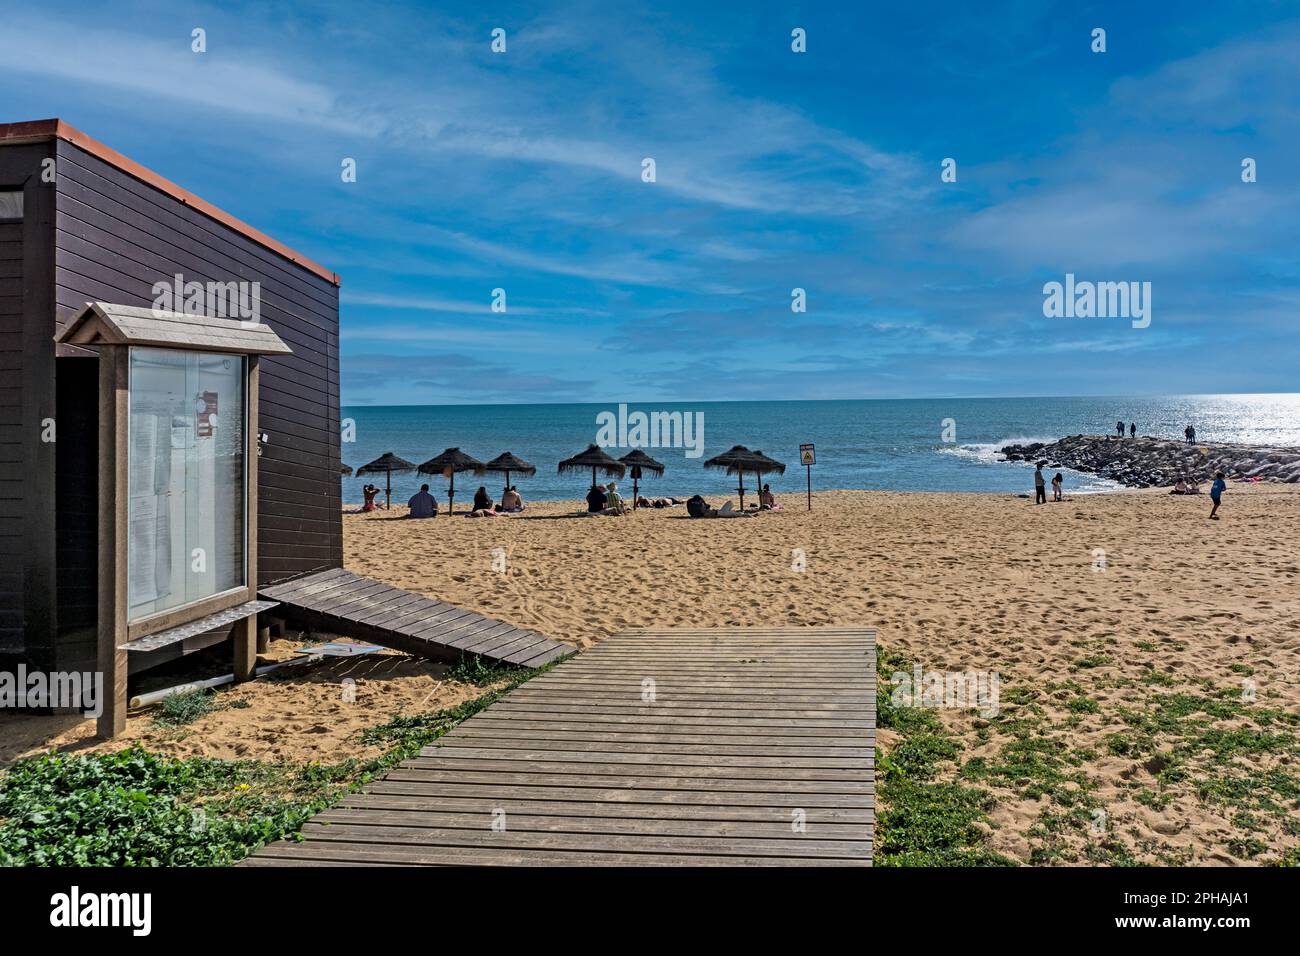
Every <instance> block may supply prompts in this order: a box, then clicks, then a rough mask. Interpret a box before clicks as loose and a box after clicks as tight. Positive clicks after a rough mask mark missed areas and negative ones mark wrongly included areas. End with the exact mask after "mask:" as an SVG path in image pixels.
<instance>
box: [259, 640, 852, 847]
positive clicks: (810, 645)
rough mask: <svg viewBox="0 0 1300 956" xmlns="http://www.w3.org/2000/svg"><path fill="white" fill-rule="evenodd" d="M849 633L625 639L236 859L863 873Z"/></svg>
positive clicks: (518, 693)
mask: <svg viewBox="0 0 1300 956" xmlns="http://www.w3.org/2000/svg"><path fill="white" fill-rule="evenodd" d="M875 726H876V651H875V635H874V632H873V631H871V630H870V629H866V628H847V627H794V628H763V629H759V628H733V629H719V630H680V629H672V630H663V629H638V630H632V631H625V632H623V633H621V634H619V635H617V636H615V637H612V638H609V639H608V640H606V641H603V642H602V643H600V644H598V645H597V646H596V647H595V648H593V649H591V650H588V651H584V652H582V653H581V654H579V655H578V656H577V657H575V658H573V659H572V660H569V661H565V662H563V663H562V664H560V665H559V666H558V667H557V668H555V669H554V670H553V671H551V672H549V673H547V674H543V675H540V676H538V677H535V678H533V679H532V680H530V681H528V682H527V683H526V684H523V685H522V686H520V687H518V688H516V689H515V690H514V691H512V692H511V693H510V694H508V695H507V696H506V697H504V698H503V699H502V700H500V701H498V702H496V703H495V704H493V705H491V706H490V707H488V708H486V709H485V710H483V711H481V712H479V713H478V714H476V715H475V716H473V717H471V718H469V719H468V720H466V721H465V722H464V723H462V724H460V725H459V726H458V727H456V728H455V729H454V730H453V731H451V732H450V733H449V734H447V735H446V736H445V737H442V738H441V739H439V740H438V741H437V742H436V743H435V745H433V746H430V747H426V748H425V749H424V750H423V751H422V752H421V754H420V756H419V757H418V758H416V759H414V760H409V761H407V762H405V763H403V764H402V765H400V766H399V767H398V768H396V769H394V770H392V771H390V772H389V773H388V775H387V776H385V777H384V778H382V779H381V780H378V781H375V782H373V783H371V784H369V785H368V786H367V787H366V788H365V789H364V790H363V791H362V792H360V793H357V794H354V795H352V796H349V797H347V798H345V799H344V800H343V801H342V802H341V803H340V804H339V806H338V807H336V808H334V809H331V810H327V811H325V812H323V813H321V814H319V815H318V816H316V817H315V818H314V819H313V820H312V821H310V822H309V823H308V824H307V825H306V826H304V827H303V830H302V835H303V837H304V842H301V843H296V842H290V841H281V842H278V843H274V844H271V845H269V846H267V847H264V848H263V849H262V850H261V851H259V853H257V854H256V855H254V856H252V857H250V858H249V859H248V860H247V861H245V862H246V863H247V864H248V865H253V866H337V865H344V864H356V865H382V864H389V865H449V864H450V865H456V864H459V865H489V864H495V865H512V866H528V865H533V866H536V865H542V866H547V865H552V866H563V865H587V866H600V865H615V866H619V865H622V866H629V865H630V866H651V865H731V866H736V865H742V866H758V865H782V866H792V865H793V866H816V865H859V866H869V865H870V863H871V846H872V828H873V825H874V811H875V779H874V766H875V763H874V761H875Z"/></svg>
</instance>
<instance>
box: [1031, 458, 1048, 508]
mask: <svg viewBox="0 0 1300 956" xmlns="http://www.w3.org/2000/svg"><path fill="white" fill-rule="evenodd" d="M1034 504H1036V505H1045V504H1047V483H1046V482H1045V481H1044V480H1043V463H1042V462H1041V461H1040V462H1039V463H1038V465H1037V466H1036V467H1035V468H1034Z"/></svg>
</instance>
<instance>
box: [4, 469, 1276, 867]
mask: <svg viewBox="0 0 1300 956" xmlns="http://www.w3.org/2000/svg"><path fill="white" fill-rule="evenodd" d="M444 500H445V499H444ZM714 504H721V500H717V501H714ZM783 504H784V509H783V510H780V511H777V512H770V513H764V514H761V515H758V516H756V517H752V518H737V519H730V520H691V519H688V518H687V517H686V514H685V509H684V507H680V506H679V507H676V508H670V509H664V510H642V511H639V512H637V513H635V514H630V515H627V516H624V517H595V518H589V517H585V516H580V515H578V514H577V508H578V505H577V503H576V502H572V503H570V502H552V503H543V504H535V505H532V506H530V507H529V509H528V511H527V512H525V513H524V514H522V515H516V516H511V517H500V518H484V519H469V518H466V517H463V516H462V515H456V516H454V517H448V516H446V515H445V514H443V515H440V516H439V517H438V518H436V519H434V520H431V521H412V520H409V519H406V518H405V517H404V513H403V510H395V511H394V512H393V513H391V514H388V513H384V512H378V513H372V514H364V515H363V514H351V513H350V514H347V515H345V516H344V536H345V548H346V563H347V566H348V567H349V568H350V569H351V570H353V571H356V572H358V573H361V574H365V575H370V576H373V577H375V578H378V579H382V580H384V581H387V582H389V583H392V584H394V585H397V586H400V587H403V588H408V589H410V590H413V591H418V592H421V593H424V594H428V595H430V596H435V597H437V598H440V599H442V600H445V601H448V602H451V603H454V604H459V605H462V606H464V607H466V608H471V609H473V610H476V611H479V612H482V613H484V614H488V615H492V616H494V617H497V618H500V619H501V620H504V621H508V622H510V623H513V624H516V625H518V626H522V627H528V628H533V629H535V630H537V631H539V632H541V633H543V634H545V635H547V636H549V637H553V638H557V639H561V640H565V641H570V642H572V643H574V644H575V645H578V646H585V645H589V644H591V643H593V642H598V641H600V640H602V639H603V638H605V637H608V636H609V635H611V634H614V633H616V632H618V631H619V630H621V629H622V628H625V627H631V626H653V625H669V626H671V625H689V626H698V627H721V626H727V625H801V624H803V625H809V624H853V625H867V626H873V627H875V628H877V629H878V638H877V640H878V646H879V650H880V654H881V660H882V662H883V664H884V668H883V669H884V671H885V676H886V677H887V678H888V676H889V674H890V673H891V672H892V671H894V670H896V669H900V668H901V669H904V670H907V669H910V668H912V667H915V666H920V667H922V668H923V669H924V670H925V671H927V672H928V671H940V672H953V671H979V672H996V673H997V674H998V676H999V681H1000V699H999V700H998V706H997V713H996V715H989V714H982V713H980V712H977V711H975V710H971V709H960V708H949V709H938V710H935V711H934V713H936V714H937V716H938V717H939V719H940V720H941V721H942V725H943V727H944V729H945V731H946V732H947V733H948V734H949V735H950V737H951V739H952V740H953V741H955V742H956V744H957V745H958V750H959V753H958V756H957V757H956V759H954V760H951V761H945V762H944V763H943V764H942V766H943V770H942V772H941V775H940V777H939V778H938V782H939V783H954V784H960V785H961V786H969V787H976V788H979V789H980V790H981V791H982V792H984V793H985V794H987V795H988V796H987V800H986V803H987V807H988V810H987V818H986V819H985V820H983V821H981V822H980V823H979V824H978V827H979V829H980V831H981V839H982V840H983V842H984V846H985V847H986V848H987V849H988V850H990V851H992V852H993V853H996V854H1000V855H1001V856H1003V857H1005V858H1006V859H1008V860H1011V861H1014V862H1018V863H1026V864H1086V863H1135V862H1136V863H1150V864H1159V863H1186V864H1212V865H1214V864H1224V865H1240V864H1250V863H1267V862H1273V861H1275V860H1277V859H1278V858H1279V857H1280V856H1281V855H1282V854H1284V853H1287V852H1288V851H1289V852H1292V853H1293V852H1294V847H1295V846H1296V845H1297V842H1300V837H1298V835H1297V832H1296V831H1297V826H1296V822H1295V821H1296V820H1297V819H1300V814H1298V813H1297V811H1298V810H1300V802H1298V801H1300V783H1298V782H1297V778H1296V775H1295V767H1296V763H1297V760H1298V759H1300V748H1297V744H1296V732H1295V730H1296V727H1297V726H1300V626H1298V625H1297V623H1296V622H1297V621H1300V581H1298V578H1300V559H1298V558H1297V556H1296V554H1295V549H1294V540H1295V529H1296V528H1297V527H1300V492H1298V491H1297V490H1296V489H1295V488H1293V487H1285V486H1278V485H1272V486H1258V485H1257V486H1244V485H1236V484H1234V485H1233V486H1232V487H1231V488H1230V490H1229V493H1228V494H1227V496H1226V497H1225V504H1224V509H1223V512H1222V514H1223V518H1222V520H1220V521H1210V520H1208V519H1207V517H1206V515H1207V513H1208V510H1209V501H1208V500H1207V499H1206V497H1205V496H1200V497H1196V498H1182V497H1174V496H1170V495H1168V494H1165V493H1161V492H1156V491H1139V492H1124V493H1116V494H1104V495H1100V494H1099V495H1081V496H1078V497H1074V498H1067V500H1065V501H1064V502H1061V503H1049V504H1046V505H1041V506H1035V505H1033V504H1031V503H1030V501H1028V500H1026V499H1024V498H1019V497H1016V496H1013V495H994V494H914V493H906V494H905V493H887V492H822V493H818V494H817V495H816V496H815V499H814V510H813V511H811V512H808V511H806V510H804V501H803V498H802V497H799V496H786V497H785V498H784V501H783ZM295 636H305V635H294V634H292V633H291V634H290V637H291V638H293V637H295ZM329 636H330V635H324V634H317V635H311V637H313V638H315V639H326V638H328V637H329ZM300 646H302V641H301V640H292V639H291V640H283V641H276V642H274V643H273V644H272V647H271V653H270V654H269V655H266V656H265V658H264V659H281V658H284V657H286V656H289V655H290V654H292V651H293V649H294V648H296V647H300ZM345 677H351V678H353V680H354V681H355V682H356V691H357V701H356V703H350V702H347V701H345V700H343V699H342V698H341V696H340V690H339V688H340V684H341V682H342V681H343V679H344V678H345ZM882 686H884V685H882ZM487 689H488V688H484V687H479V686H475V685H473V684H466V683H458V682H457V681H455V680H449V679H448V677H447V674H446V668H444V667H442V666H441V665H436V664H433V663H430V662H426V661H419V660H415V659H412V658H409V657H406V656H404V655H399V654H396V653H394V652H385V653H384V654H382V655H378V656H375V657H372V658H366V659H358V660H350V661H340V662H326V663H324V664H322V665H318V666H312V667H309V668H304V669H302V670H301V671H299V672H297V673H296V674H293V675H290V676H288V677H285V678H283V679H262V680H258V681H255V682H253V683H250V684H247V685H242V686H240V687H237V688H227V689H226V690H224V691H222V692H221V693H220V694H219V695H218V699H219V700H221V702H222V706H221V707H220V708H218V709H217V710H216V711H214V712H213V713H211V714H207V715H205V716H203V717H201V718H199V719H198V720H196V721H195V722H193V723H192V724H189V725H186V726H184V727H181V728H176V727H159V726H156V725H155V724H154V722H153V715H152V713H151V712H149V711H143V712H139V713H135V714H133V716H132V717H131V719H130V721H129V723H128V728H127V733H125V734H124V735H122V736H121V737H119V738H118V739H116V740H114V741H112V742H109V743H103V742H96V741H94V740H93V738H92V735H93V730H94V728H93V723H92V722H90V721H84V720H79V719H77V718H75V717H45V718H32V717H10V718H7V719H6V721H5V725H4V733H3V744H2V745H0V765H7V764H8V763H9V762H11V761H12V760H13V759H15V758H17V757H19V756H24V755H31V754H35V753H39V752H41V751H43V750H47V749H50V748H57V749H60V750H67V751H72V752H86V751H92V750H103V749H114V750H115V749H119V748H120V747H123V746H126V745H128V744H131V743H135V742H140V743H143V744H144V745H145V746H147V747H149V748H150V749H153V750H156V751H159V752H162V753H166V754H170V755H174V756H190V755H203V756H211V757H222V758H250V759H258V760H265V761H282V762H289V763H295V764H305V763H311V762H323V763H329V762H335V761H339V760H343V759H345V758H348V757H356V758H361V759H365V758H368V757H373V756H375V755H376V754H377V753H378V752H379V751H380V749H382V748H380V747H378V746H373V745H368V744H365V743H363V742H362V741H361V739H360V733H361V731H362V730H364V729H365V728H367V727H372V726H375V725H378V724H381V723H383V722H385V721H386V720H388V719H390V718H391V717H393V716H395V715H397V714H411V713H421V712H428V711H434V710H438V709H441V708H447V707H452V706H455V705H456V704H458V703H461V702H463V701H464V700H467V699H469V698H471V697H476V696H479V695H481V694H483V693H485V692H486V691H487ZM1248 697H1250V698H1252V699H1249V700H1247V698H1248ZM879 741H880V747H881V755H880V761H881V762H884V763H887V762H888V761H889V759H890V754H891V751H892V750H893V749H894V748H896V747H898V746H899V743H900V736H899V734H898V733H897V732H895V731H894V730H891V729H890V728H889V727H887V726H882V728H881V730H880V732H879ZM878 765H879V763H878ZM886 806H887V801H886ZM1099 811H1100V814H1101V815H1100V816H1099V815H1098V814H1099Z"/></svg>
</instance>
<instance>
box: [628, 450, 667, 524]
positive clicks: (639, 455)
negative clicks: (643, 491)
mask: <svg viewBox="0 0 1300 956" xmlns="http://www.w3.org/2000/svg"><path fill="white" fill-rule="evenodd" d="M619 461H621V462H622V463H623V464H625V465H627V466H628V467H629V468H631V469H632V510H633V511H635V510H636V500H637V498H638V497H640V489H639V487H638V486H637V482H638V481H640V479H641V476H642V474H644V473H646V472H649V473H650V474H652V475H655V476H656V477H658V476H659V475H662V474H663V473H664V466H663V465H661V464H660V463H659V462H657V461H655V460H654V459H653V458H651V457H650V456H649V455H647V454H646V453H645V452H643V451H642V450H641V449H640V448H634V449H632V450H631V451H630V452H628V453H627V454H626V455H624V456H623V457H622V458H620V459H619Z"/></svg>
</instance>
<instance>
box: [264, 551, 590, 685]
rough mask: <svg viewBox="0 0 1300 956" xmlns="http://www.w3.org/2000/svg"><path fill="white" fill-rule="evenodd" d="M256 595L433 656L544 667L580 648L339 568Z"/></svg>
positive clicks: (323, 625)
mask: <svg viewBox="0 0 1300 956" xmlns="http://www.w3.org/2000/svg"><path fill="white" fill-rule="evenodd" d="M258 594H259V595H260V596H261V597H263V598H265V599H267V600H271V601H278V602H279V603H280V608H279V609H278V610H277V611H276V613H277V614H279V615H282V616H284V617H286V618H289V619H292V620H294V621H296V622H298V623H301V624H306V625H309V626H311V627H315V628H319V629H321V630H328V631H330V632H332V633H335V634H342V635H345V636H347V637H356V638H360V639H362V640H366V641H370V642H371V643H374V644H379V645H381V646H383V647H391V648H394V649H395V650H399V651H405V652H407V653H408V654H416V655H419V656H421V657H429V658H433V659H434V660H442V661H455V660H458V659H460V658H461V657H462V656H468V655H477V656H479V657H482V658H484V659H485V660H489V661H500V662H503V663H506V664H517V665H519V666H521V667H540V666H542V665H543V664H548V663H550V662H551V661H553V660H555V659H556V658H558V657H563V656H564V655H566V654H572V653H573V651H574V648H573V646H572V645H570V644H565V643H563V642H561V641H553V640H551V639H550V638H547V637H543V636H542V635H541V634H538V633H537V632H536V631H529V630H525V629H524V628H520V627H515V626H514V625H513V624H506V623H504V622H502V621H497V620H494V619H492V618H490V617H484V616H483V615H482V614H476V613H474V612H473V611H467V610H465V609H464V608H460V607H456V606H455V605H452V604H445V603H443V602H442V601H435V600H434V599H433V598H427V597H425V596H424V595H422V594H413V593H412V592H410V591H403V590H402V589H401V588H395V587H393V586H392V585H391V584H385V583H383V582H382V581H376V580H374V579H372V578H366V577H362V576H361V575H359V574H353V573H352V572H351V571H345V570H343V569H342V568H335V569H333V570H330V571H321V572H318V573H316V574H309V575H306V576H305V577H301V578H294V579H293V580H291V581H284V582H281V583H279V584H274V585H271V586H270V587H265V588H261V589H259V591H258Z"/></svg>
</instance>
